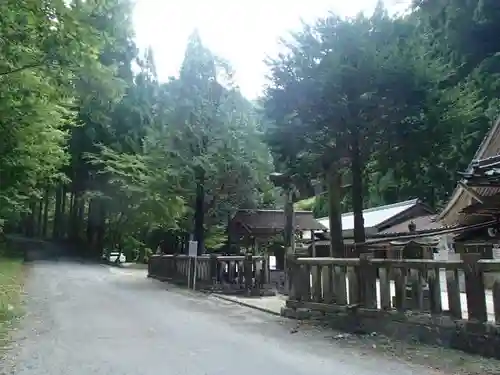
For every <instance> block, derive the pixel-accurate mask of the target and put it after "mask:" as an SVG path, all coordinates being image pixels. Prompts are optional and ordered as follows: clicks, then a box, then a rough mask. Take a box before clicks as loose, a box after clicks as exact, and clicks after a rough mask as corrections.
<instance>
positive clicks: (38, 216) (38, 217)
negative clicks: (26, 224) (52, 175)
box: [36, 199, 43, 237]
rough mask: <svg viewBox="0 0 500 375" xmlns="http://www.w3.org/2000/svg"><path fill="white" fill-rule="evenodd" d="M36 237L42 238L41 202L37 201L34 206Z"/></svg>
mask: <svg viewBox="0 0 500 375" xmlns="http://www.w3.org/2000/svg"><path fill="white" fill-rule="evenodd" d="M36 210H37V211H36V235H37V237H41V236H42V214H43V200H41V199H40V200H39V201H38V202H37V204H36Z"/></svg>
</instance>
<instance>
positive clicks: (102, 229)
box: [95, 199, 106, 255]
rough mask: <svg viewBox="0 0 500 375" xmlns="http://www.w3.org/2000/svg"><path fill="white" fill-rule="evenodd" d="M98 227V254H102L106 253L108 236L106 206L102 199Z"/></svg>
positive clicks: (99, 204)
mask: <svg viewBox="0 0 500 375" xmlns="http://www.w3.org/2000/svg"><path fill="white" fill-rule="evenodd" d="M98 213H99V214H98V216H99V220H98V225H97V228H96V232H97V233H96V249H95V251H96V253H97V254H99V255H100V254H102V253H103V251H104V235H105V234H106V205H105V202H104V201H103V200H102V199H99V201H98Z"/></svg>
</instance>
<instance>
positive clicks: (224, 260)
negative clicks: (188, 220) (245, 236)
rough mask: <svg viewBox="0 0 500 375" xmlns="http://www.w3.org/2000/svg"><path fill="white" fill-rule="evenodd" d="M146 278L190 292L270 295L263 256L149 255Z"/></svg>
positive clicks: (270, 288) (266, 266) (267, 266)
mask: <svg viewBox="0 0 500 375" xmlns="http://www.w3.org/2000/svg"><path fill="white" fill-rule="evenodd" d="M148 276H149V277H152V278H155V279H158V280H162V281H170V282H173V283H176V284H181V285H186V286H188V287H190V288H193V289H198V290H205V291H210V292H217V293H224V294H244V295H251V296H263V295H273V294H274V292H272V287H271V286H270V285H269V265H268V262H267V259H266V258H265V257H263V256H252V255H246V256H220V255H203V256H199V257H196V258H194V257H189V256H187V255H153V256H151V258H150V260H149V263H148Z"/></svg>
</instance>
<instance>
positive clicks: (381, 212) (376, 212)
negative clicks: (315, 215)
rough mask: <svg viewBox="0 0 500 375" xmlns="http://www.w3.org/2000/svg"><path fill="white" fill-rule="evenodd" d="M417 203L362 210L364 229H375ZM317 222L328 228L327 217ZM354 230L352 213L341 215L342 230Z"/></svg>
mask: <svg viewBox="0 0 500 375" xmlns="http://www.w3.org/2000/svg"><path fill="white" fill-rule="evenodd" d="M418 203H419V200H418V199H412V200H408V201H404V202H398V203H394V204H388V205H385V206H379V207H373V208H368V209H366V210H363V219H364V221H365V228H375V227H377V226H379V225H380V224H383V223H384V222H386V221H387V220H389V219H391V218H392V217H394V216H396V215H398V214H400V213H402V212H404V211H406V210H408V209H410V208H412V207H414V206H415V205H417V204H418ZM318 221H319V222H320V223H321V224H323V225H324V226H325V227H327V228H329V220H328V217H324V218H320V219H318ZM352 229H354V213H353V212H348V213H345V214H342V230H352Z"/></svg>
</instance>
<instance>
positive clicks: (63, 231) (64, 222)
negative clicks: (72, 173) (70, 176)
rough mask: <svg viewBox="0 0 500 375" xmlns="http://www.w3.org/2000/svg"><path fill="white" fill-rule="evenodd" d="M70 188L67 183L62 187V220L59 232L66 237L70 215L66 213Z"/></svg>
mask: <svg viewBox="0 0 500 375" xmlns="http://www.w3.org/2000/svg"><path fill="white" fill-rule="evenodd" d="M67 193H68V188H67V187H66V185H63V186H62V187H61V221H60V222H59V227H58V234H59V237H60V238H66V235H67V222H68V216H67V215H66V201H67V198H68V197H67V195H68V194H67Z"/></svg>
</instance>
